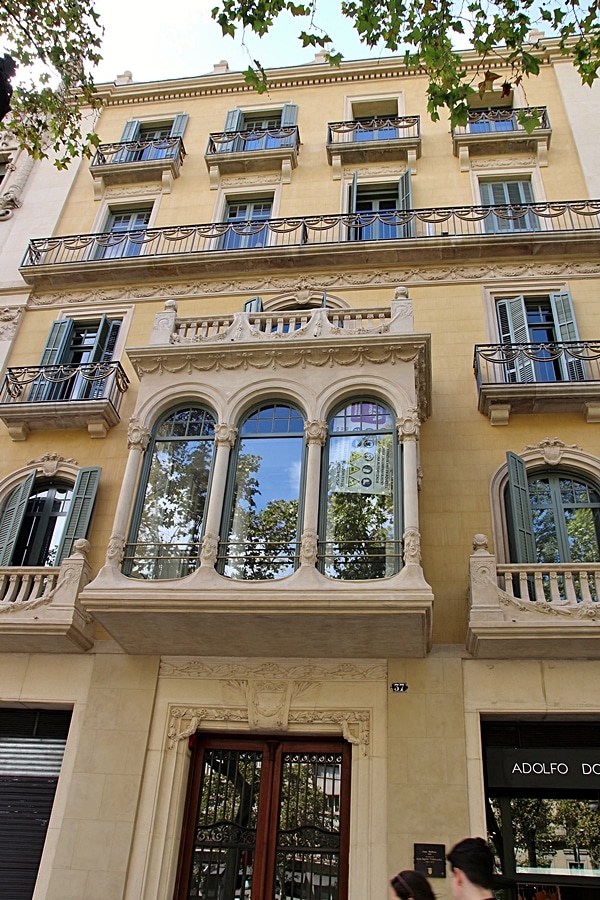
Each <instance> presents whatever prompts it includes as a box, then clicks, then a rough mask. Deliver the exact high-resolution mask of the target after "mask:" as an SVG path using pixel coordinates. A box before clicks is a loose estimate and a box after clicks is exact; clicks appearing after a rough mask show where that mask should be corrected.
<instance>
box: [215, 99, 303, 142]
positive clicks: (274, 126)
mask: <svg viewBox="0 0 600 900" xmlns="http://www.w3.org/2000/svg"><path fill="white" fill-rule="evenodd" d="M297 117H298V107H297V106H296V104H295V103H285V104H284V105H283V107H281V108H280V109H267V110H264V111H256V112H251V111H248V112H244V111H243V110H241V109H232V110H230V111H229V112H228V113H227V117H226V119H225V128H224V131H225V132H233V133H235V135H236V137H235V138H233V139H232V140H226V141H220V142H219V150H220V152H230V153H231V152H240V151H255V150H272V149H277V148H279V147H291V146H293V145H294V144H295V143H296V139H295V126H296V121H297Z"/></svg>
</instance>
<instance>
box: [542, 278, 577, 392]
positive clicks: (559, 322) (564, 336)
mask: <svg viewBox="0 0 600 900" xmlns="http://www.w3.org/2000/svg"><path fill="white" fill-rule="evenodd" d="M550 303H551V305H552V314H553V316H554V324H555V327H556V330H557V332H558V336H559V340H561V341H578V340H579V332H578V331H577V322H576V321H575V313H574V311H573V303H572V301H571V295H570V293H569V292H568V291H563V292H561V293H554V294H550ZM560 364H561V370H562V374H563V377H564V378H565V380H566V381H585V368H584V363H583V362H582V360H580V359H572V358H571V357H570V356H567V357H564V356H563V357H561V360H560Z"/></svg>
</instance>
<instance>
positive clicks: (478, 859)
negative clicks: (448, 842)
mask: <svg viewBox="0 0 600 900" xmlns="http://www.w3.org/2000/svg"><path fill="white" fill-rule="evenodd" d="M446 859H447V860H448V862H449V863H450V865H451V866H452V868H453V869H460V870H461V872H464V873H465V875H466V876H467V878H468V879H469V881H470V882H471V884H474V885H477V887H481V888H485V889H486V890H491V888H492V879H493V876H494V854H493V853H492V851H491V850H490V848H489V847H488V845H487V844H486V842H485V841H484V840H483V838H480V837H477V838H465V839H464V841H459V842H458V844H455V845H454V847H453V848H452V850H451V851H450V853H449V854H448V855H447V857H446Z"/></svg>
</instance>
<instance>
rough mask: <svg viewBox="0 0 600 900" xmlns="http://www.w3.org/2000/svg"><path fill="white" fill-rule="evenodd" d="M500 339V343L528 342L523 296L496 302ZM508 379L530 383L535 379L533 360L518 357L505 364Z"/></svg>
mask: <svg viewBox="0 0 600 900" xmlns="http://www.w3.org/2000/svg"><path fill="white" fill-rule="evenodd" d="M497 311H498V321H499V324H500V339H501V341H502V343H508V344H528V343H529V329H528V327H527V310H526V309H525V299H524V298H523V297H512V298H511V299H510V300H499V301H498V304H497ZM507 375H508V381H518V382H526V383H531V382H533V381H535V371H534V368H533V362H532V360H530V359H527V358H526V357H522V356H521V357H518V358H517V359H516V360H515V361H514V363H509V364H507Z"/></svg>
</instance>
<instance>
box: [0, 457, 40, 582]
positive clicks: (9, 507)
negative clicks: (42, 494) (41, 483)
mask: <svg viewBox="0 0 600 900" xmlns="http://www.w3.org/2000/svg"><path fill="white" fill-rule="evenodd" d="M35 478H36V472H31V474H30V475H28V476H27V478H26V479H25V481H22V482H21V484H20V485H19V486H18V487H17V488H15V490H14V491H13V492H12V494H11V495H10V497H9V498H8V501H7V503H6V506H5V507H4V510H3V512H2V517H1V518H0V566H10V564H11V561H12V555H13V552H14V549H15V544H16V542H17V538H18V536H19V531H20V530H21V525H22V524H23V517H24V516H25V509H26V508H27V501H28V500H29V495H30V494H31V492H32V490H33V485H34V484H35Z"/></svg>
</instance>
